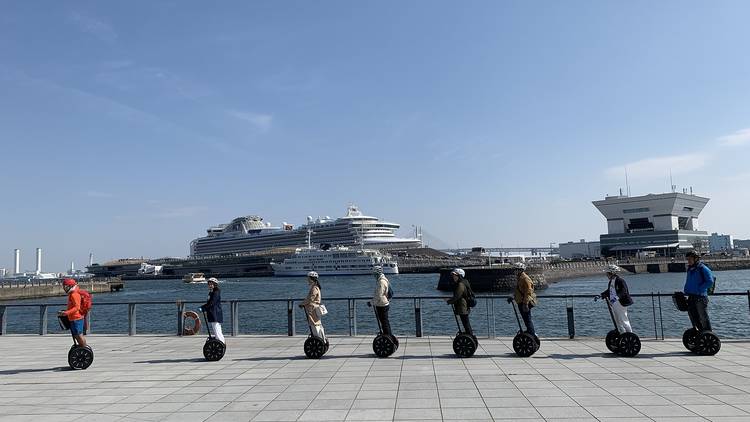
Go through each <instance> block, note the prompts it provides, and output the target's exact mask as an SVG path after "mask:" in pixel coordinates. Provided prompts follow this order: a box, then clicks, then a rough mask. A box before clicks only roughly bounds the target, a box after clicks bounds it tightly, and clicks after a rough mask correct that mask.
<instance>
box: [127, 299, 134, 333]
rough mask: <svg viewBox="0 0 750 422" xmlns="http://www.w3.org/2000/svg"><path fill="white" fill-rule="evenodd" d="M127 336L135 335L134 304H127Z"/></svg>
mask: <svg viewBox="0 0 750 422" xmlns="http://www.w3.org/2000/svg"><path fill="white" fill-rule="evenodd" d="M128 335H129V336H134V335H135V303H128Z"/></svg>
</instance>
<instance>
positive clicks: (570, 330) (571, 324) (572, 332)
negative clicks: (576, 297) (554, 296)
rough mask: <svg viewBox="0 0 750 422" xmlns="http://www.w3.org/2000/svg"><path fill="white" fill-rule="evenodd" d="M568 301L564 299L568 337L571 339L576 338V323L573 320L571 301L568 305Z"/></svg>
mask: <svg viewBox="0 0 750 422" xmlns="http://www.w3.org/2000/svg"><path fill="white" fill-rule="evenodd" d="M567 301H568V299H567V298H566V299H565V302H566V305H567V306H566V307H567V314H568V336H569V337H570V338H571V339H572V338H574V337H575V336H576V323H575V318H574V316H573V301H572V300H571V301H570V303H567Z"/></svg>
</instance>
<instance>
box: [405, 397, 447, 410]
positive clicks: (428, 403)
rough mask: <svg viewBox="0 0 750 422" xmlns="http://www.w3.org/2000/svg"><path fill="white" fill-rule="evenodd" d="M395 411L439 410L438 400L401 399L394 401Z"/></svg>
mask: <svg viewBox="0 0 750 422" xmlns="http://www.w3.org/2000/svg"><path fill="white" fill-rule="evenodd" d="M396 408H397V409H440V400H439V399H437V398H434V399H419V398H415V399H401V398H399V399H398V400H396Z"/></svg>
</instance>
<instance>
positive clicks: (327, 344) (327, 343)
mask: <svg viewBox="0 0 750 422" xmlns="http://www.w3.org/2000/svg"><path fill="white" fill-rule="evenodd" d="M329 347H331V343H329V342H328V340H326V351H325V353H328V348H329Z"/></svg>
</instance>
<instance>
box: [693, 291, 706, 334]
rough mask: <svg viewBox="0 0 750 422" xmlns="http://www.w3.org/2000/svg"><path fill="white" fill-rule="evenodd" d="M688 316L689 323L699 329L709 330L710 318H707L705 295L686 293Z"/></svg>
mask: <svg viewBox="0 0 750 422" xmlns="http://www.w3.org/2000/svg"><path fill="white" fill-rule="evenodd" d="M688 316H689V317H690V323H691V324H693V326H694V327H695V328H697V329H698V330H699V331H711V320H710V319H708V298H707V297H706V296H697V295H688Z"/></svg>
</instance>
